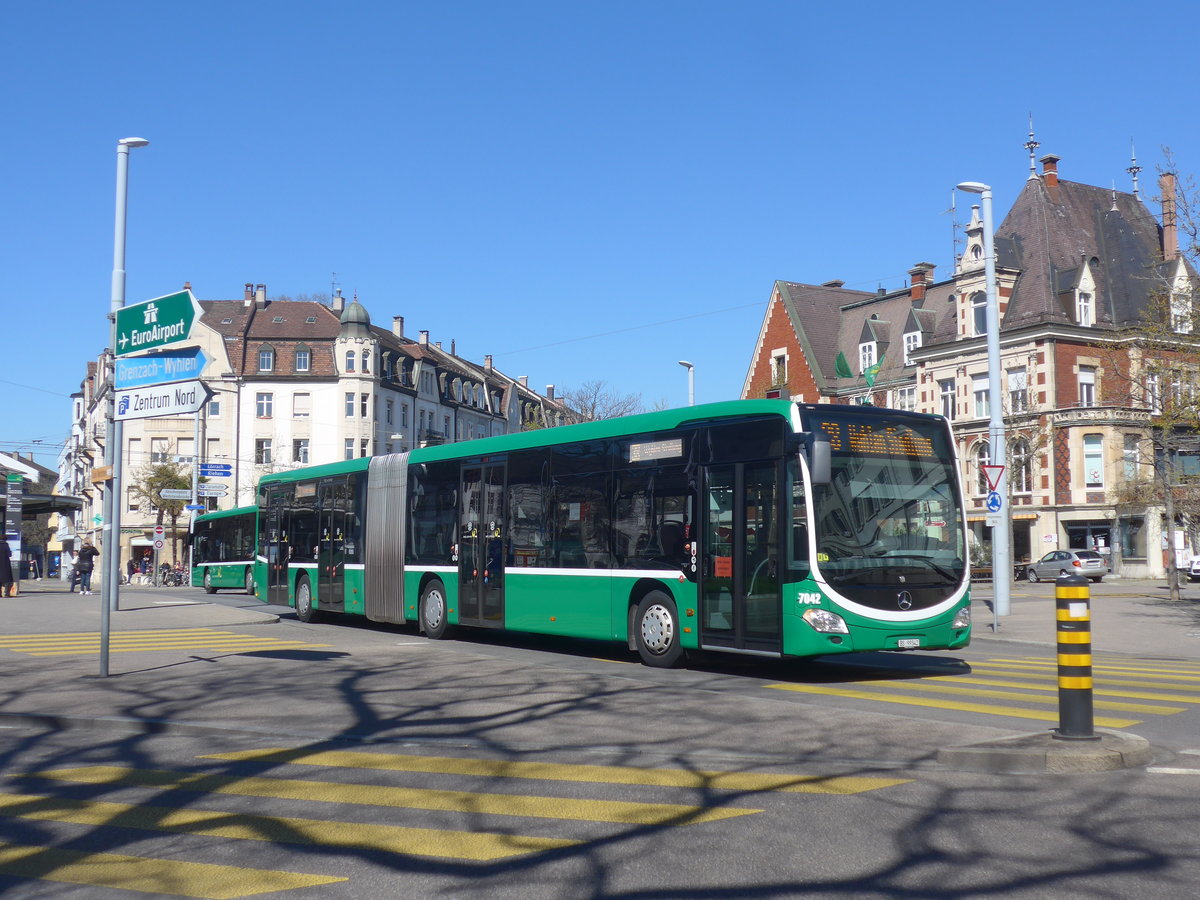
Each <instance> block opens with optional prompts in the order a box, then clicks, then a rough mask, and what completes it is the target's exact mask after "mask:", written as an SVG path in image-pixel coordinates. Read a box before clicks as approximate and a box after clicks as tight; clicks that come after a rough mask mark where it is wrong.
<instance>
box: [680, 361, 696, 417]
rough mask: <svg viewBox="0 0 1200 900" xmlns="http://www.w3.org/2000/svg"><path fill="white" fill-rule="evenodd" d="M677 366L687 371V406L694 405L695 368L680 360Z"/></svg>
mask: <svg viewBox="0 0 1200 900" xmlns="http://www.w3.org/2000/svg"><path fill="white" fill-rule="evenodd" d="M679 364H680V365H681V366H683V367H684V368H685V369H687V372H688V406H695V405H696V367H695V366H693V365H692V364H691V363H690V362H687V361H686V360H682V359H681V360H680V361H679Z"/></svg>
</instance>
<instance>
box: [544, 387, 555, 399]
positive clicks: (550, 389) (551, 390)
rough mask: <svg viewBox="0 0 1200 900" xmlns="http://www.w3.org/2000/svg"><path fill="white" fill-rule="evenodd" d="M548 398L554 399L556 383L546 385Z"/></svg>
mask: <svg viewBox="0 0 1200 900" xmlns="http://www.w3.org/2000/svg"><path fill="white" fill-rule="evenodd" d="M546 399H547V400H553V399H554V385H552V384H548V385H546Z"/></svg>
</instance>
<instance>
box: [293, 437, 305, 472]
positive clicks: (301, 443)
mask: <svg viewBox="0 0 1200 900" xmlns="http://www.w3.org/2000/svg"><path fill="white" fill-rule="evenodd" d="M292 462H297V463H300V464H301V465H308V438H297V439H296V440H294V441H292Z"/></svg>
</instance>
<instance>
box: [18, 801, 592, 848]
mask: <svg viewBox="0 0 1200 900" xmlns="http://www.w3.org/2000/svg"><path fill="white" fill-rule="evenodd" d="M0 813H5V814H7V815H10V816H16V817H19V818H21V819H32V820H35V821H42V822H47V821H48V822H66V823H70V824H72V825H86V826H111V827H115V828H131V829H135V830H138V831H167V832H172V833H178V834H190V835H199V836H204V837H216V838H225V839H230V840H251V841H271V842H273V843H277V844H300V845H304V846H321V847H337V848H341V849H347V850H354V851H357V852H363V851H365V852H374V853H394V854H402V855H405V856H431V857H445V858H454V859H471V860H477V861H481V862H482V861H487V860H493V859H506V858H509V857H514V856H523V855H526V854H529V853H539V852H542V851H545V850H558V849H561V848H563V847H571V846H575V845H577V844H578V843H579V841H569V840H564V839H562V838H546V837H527V836H524V835H512V834H500V833H496V832H490V831H482V832H478V831H477V832H468V831H453V830H450V829H444V828H412V827H407V826H399V825H370V824H364V823H358V822H334V821H328V820H322V819H305V818H295V817H285V816H261V815H253V814H245V813H230V812H224V811H220V810H206V809H177V808H173V807H164V806H134V805H131V804H127V803H111V802H108V801H102V800H77V799H74V798H66V797H54V796H50V795H46V794H8V793H4V792H0Z"/></svg>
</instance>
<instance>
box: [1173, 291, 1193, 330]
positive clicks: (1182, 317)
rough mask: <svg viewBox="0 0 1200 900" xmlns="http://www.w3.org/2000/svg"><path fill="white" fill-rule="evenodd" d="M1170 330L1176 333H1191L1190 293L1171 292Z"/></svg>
mask: <svg viewBox="0 0 1200 900" xmlns="http://www.w3.org/2000/svg"><path fill="white" fill-rule="evenodd" d="M1171 330H1172V331H1174V332H1175V333H1176V334H1191V333H1192V298H1191V295H1190V294H1187V293H1180V292H1178V291H1177V292H1174V293H1172V294H1171Z"/></svg>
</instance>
